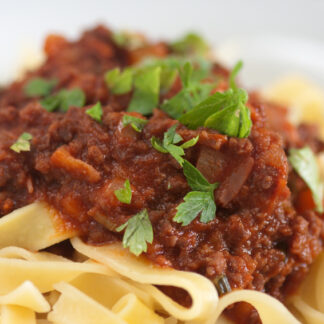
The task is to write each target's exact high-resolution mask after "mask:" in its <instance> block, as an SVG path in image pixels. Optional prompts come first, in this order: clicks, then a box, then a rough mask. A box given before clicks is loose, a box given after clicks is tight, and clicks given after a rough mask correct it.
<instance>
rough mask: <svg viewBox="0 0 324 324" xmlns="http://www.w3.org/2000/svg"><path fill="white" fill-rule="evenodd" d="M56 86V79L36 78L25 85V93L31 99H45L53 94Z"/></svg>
mask: <svg viewBox="0 0 324 324" xmlns="http://www.w3.org/2000/svg"><path fill="white" fill-rule="evenodd" d="M56 84H57V80H55V79H52V80H47V79H44V78H34V79H31V80H29V81H28V83H27V84H26V85H25V87H24V92H25V94H26V95H27V96H29V97H45V96H48V95H49V94H50V93H51V92H52V90H53V89H54V87H55V86H56Z"/></svg>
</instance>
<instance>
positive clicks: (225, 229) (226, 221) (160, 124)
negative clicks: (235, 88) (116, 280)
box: [0, 26, 324, 323]
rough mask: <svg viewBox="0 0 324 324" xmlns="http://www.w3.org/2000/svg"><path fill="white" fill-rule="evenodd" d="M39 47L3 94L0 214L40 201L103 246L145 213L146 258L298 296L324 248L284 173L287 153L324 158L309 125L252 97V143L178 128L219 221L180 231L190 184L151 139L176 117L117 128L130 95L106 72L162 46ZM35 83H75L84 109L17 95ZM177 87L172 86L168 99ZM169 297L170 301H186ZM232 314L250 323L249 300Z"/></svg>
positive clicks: (51, 43) (106, 34) (319, 221)
mask: <svg viewBox="0 0 324 324" xmlns="http://www.w3.org/2000/svg"><path fill="white" fill-rule="evenodd" d="M45 50H46V53H47V60H46V62H45V63H44V64H43V65H42V66H41V67H40V68H39V69H38V70H36V71H34V72H31V73H29V74H28V75H27V76H26V77H25V79H24V80H23V81H20V82H16V83H13V84H11V85H10V86H8V87H7V88H6V89H4V90H2V91H1V94H0V215H6V214H7V213H9V212H10V211H12V210H14V209H16V208H19V207H22V206H24V205H27V204H29V203H31V202H33V201H35V200H45V201H47V202H48V203H50V204H51V205H52V206H54V207H55V208H56V209H57V210H58V211H59V212H60V214H61V215H62V217H63V219H64V221H65V222H67V223H69V224H70V225H71V226H74V228H76V229H77V230H79V233H80V235H81V236H82V237H83V239H84V240H85V241H86V242H88V243H90V244H107V243H109V242H112V241H116V240H121V237H122V236H121V234H120V233H117V232H116V231H115V229H116V227H117V226H120V225H122V224H124V223H125V222H126V221H127V220H128V219H129V218H130V217H131V216H132V215H134V214H135V213H137V212H139V211H140V210H142V209H143V208H146V209H147V210H148V214H149V217H150V220H151V222H152V225H153V229H154V241H153V243H152V244H150V245H149V246H148V251H147V253H146V256H147V258H149V259H150V260H152V261H153V262H155V263H157V264H159V265H161V266H168V267H174V268H176V269H181V270H187V271H194V272H197V273H200V274H202V275H204V276H207V277H208V278H210V279H214V278H216V277H217V276H219V275H224V274H225V275H226V276H227V277H228V279H229V282H230V284H231V286H232V288H233V289H235V288H249V289H257V290H260V291H265V292H267V293H269V294H271V295H273V296H275V297H277V298H279V299H281V300H283V299H284V297H285V296H286V294H287V293H288V292H289V293H290V292H292V291H294V290H295V289H296V287H297V286H298V284H299V282H300V280H301V279H302V278H303V276H304V275H305V273H306V272H307V269H308V267H309V265H310V264H311V263H312V262H313V260H314V259H315V257H316V256H317V255H318V254H319V252H320V251H321V250H322V240H323V238H324V229H323V218H322V216H321V215H319V214H318V213H315V212H314V211H312V208H313V206H308V207H305V205H303V206H299V207H297V200H298V199H297V198H296V197H298V195H300V193H301V192H303V191H305V190H307V187H306V186H305V184H304V183H303V181H302V180H301V179H300V178H299V177H298V176H297V175H296V174H295V173H293V172H292V171H291V168H290V167H289V165H288V162H287V156H286V152H287V150H288V149H289V148H290V147H300V146H302V145H305V144H309V145H311V146H312V147H313V149H314V150H315V151H320V150H322V149H323V144H322V143H321V142H320V141H319V140H317V139H316V133H315V131H314V130H313V129H310V128H307V127H306V126H301V127H300V128H299V129H296V128H295V127H294V126H292V125H291V124H290V123H289V122H288V120H287V118H286V115H285V114H286V110H285V109H284V108H283V107H278V106H274V105H271V104H269V103H265V102H263V101H262V100H261V99H260V98H259V96H258V95H257V94H252V95H251V96H250V100H249V103H248V106H249V108H250V110H251V116H252V120H253V128H252V132H251V135H250V136H249V137H248V138H247V139H237V138H229V137H227V136H224V135H221V134H219V133H218V132H216V131H213V130H210V129H204V128H201V129H198V130H195V131H193V130H189V129H187V128H186V127H184V126H182V125H179V126H178V129H177V132H178V133H179V134H180V135H181V136H182V137H183V138H184V140H189V139H191V138H193V137H195V136H197V135H199V136H200V138H199V142H198V143H197V145H196V146H194V147H193V148H190V149H188V150H186V158H187V159H188V160H189V161H190V162H191V163H193V164H194V165H196V166H197V168H198V169H199V170H200V171H201V172H202V173H203V174H204V176H205V177H206V178H207V179H208V180H209V181H210V182H216V181H217V182H219V183H220V186H219V187H218V188H217V189H216V190H215V201H216V204H217V213H216V218H215V219H214V220H213V221H211V222H209V223H208V224H203V223H201V222H200V221H199V220H198V219H195V220H194V221H193V222H192V223H191V224H189V225H188V226H181V225H180V224H178V223H175V222H174V221H173V220H172V219H173V217H174V215H175V213H176V207H177V206H178V205H179V204H180V203H181V202H182V201H183V197H184V196H185V194H186V193H187V192H188V191H190V188H189V186H188V183H187V181H186V178H185V177H184V175H183V171H182V169H181V167H180V166H179V164H178V163H177V162H176V161H175V160H174V159H173V158H172V156H170V155H169V154H162V153H160V152H158V151H156V150H155V149H154V148H152V145H151V142H150V140H151V137H152V136H156V137H158V138H163V134H164V132H165V131H166V130H167V129H168V128H169V127H171V126H172V125H174V124H175V123H176V121H175V120H173V119H171V118H170V117H169V116H167V115H166V114H165V113H164V112H162V111H160V110H157V109H156V110H155V111H154V113H153V115H152V116H151V117H150V118H149V120H148V124H147V125H146V126H145V128H144V130H143V131H142V132H141V133H139V132H136V131H135V130H133V129H132V128H131V127H130V126H127V127H121V120H122V117H123V115H124V110H125V109H126V108H127V105H128V103H129V100H130V96H129V95H121V96H115V95H112V94H111V93H109V91H108V89H107V87H106V86H105V83H104V78H103V75H104V73H105V72H106V71H107V70H109V69H111V68H114V67H116V66H119V67H124V66H126V65H128V64H130V63H134V62H137V61H139V60H141V59H143V57H144V56H149V55H156V56H159V57H163V56H165V55H167V54H168V53H169V51H170V50H169V48H168V46H167V45H166V44H165V43H158V44H146V45H145V47H144V48H142V49H141V50H136V51H127V50H125V49H122V48H120V47H118V46H117V45H116V44H115V43H114V42H113V40H112V37H111V32H110V31H109V30H107V29H106V28H104V27H102V26H100V27H97V28H95V29H93V30H90V31H87V32H86V33H84V34H83V36H82V37H81V39H80V40H78V41H76V42H68V41H67V40H66V39H64V38H63V37H60V36H55V35H52V36H50V37H49V38H48V39H47V41H46V44H45ZM213 71H214V73H215V75H216V76H219V77H220V78H221V79H222V80H223V81H222V82H221V84H220V85H219V89H221V88H222V89H223V90H224V89H226V84H227V83H226V78H227V77H228V71H227V70H226V69H224V68H222V67H220V66H219V65H217V64H215V66H214V68H213ZM34 76H42V77H45V78H56V79H57V80H58V84H57V85H56V88H55V90H54V91H57V90H59V89H61V88H73V87H80V88H81V89H82V90H83V91H84V92H85V94H86V103H87V105H88V106H87V107H84V108H76V107H71V108H70V109H69V110H68V112H66V113H65V114H62V113H59V112H58V113H50V112H47V111H46V110H44V109H43V108H42V107H41V105H40V104H39V102H38V100H36V99H31V98H28V97H26V95H25V94H24V91H23V87H24V85H25V84H26V82H28V80H30V79H31V78H32V77H34ZM179 86H180V83H179V82H176V83H175V86H174V87H173V88H172V89H171V90H170V93H173V94H174V93H177V91H179V90H180V88H179ZM170 93H169V94H166V95H165V97H168V96H171V94H170ZM97 101H100V102H101V103H102V105H103V112H104V114H103V117H102V123H98V122H96V121H95V120H93V119H91V118H90V117H89V116H88V115H87V114H85V110H86V109H87V108H89V106H91V105H93V104H95V103H96V102H97ZM22 132H29V133H31V134H32V135H33V139H32V142H31V144H32V145H31V151H30V152H22V153H20V154H16V153H15V152H13V151H12V150H10V149H9V147H10V145H12V143H14V142H15V140H16V139H17V137H18V136H19V135H20V134H21V133H22ZM125 179H129V180H130V183H131V187H132V192H133V197H132V202H131V204H130V205H127V204H123V203H121V202H120V201H119V200H118V199H117V198H116V197H115V195H114V190H116V189H118V188H120V187H121V186H122V184H123V183H124V181H125ZM288 183H289V186H288ZM164 290H165V291H166V292H167V293H168V294H169V295H171V296H173V297H174V298H175V299H176V298H177V296H178V298H180V297H179V296H183V292H179V291H178V290H174V293H172V288H164ZM181 298H182V297H181ZM183 298H186V297H183ZM233 310H234V311H233ZM229 311H230V312H231V314H235V313H237V312H239V313H240V314H241V315H242V316H241V317H240V318H241V319H240V320H241V323H243V322H244V321H246V322H249V323H252V318H257V317H256V315H255V313H253V312H252V313H251V307H249V306H246V305H244V304H238V305H235V306H234V307H232V310H229ZM244 314H250V315H246V316H245V315H244ZM251 314H252V315H251ZM249 316H252V317H249ZM255 321H257V319H255Z"/></svg>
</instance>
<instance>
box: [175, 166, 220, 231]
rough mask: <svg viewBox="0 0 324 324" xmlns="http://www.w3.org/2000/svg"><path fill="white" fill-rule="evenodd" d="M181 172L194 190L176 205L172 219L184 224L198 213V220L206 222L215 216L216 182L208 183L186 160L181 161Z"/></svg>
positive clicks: (188, 222)
mask: <svg viewBox="0 0 324 324" xmlns="http://www.w3.org/2000/svg"><path fill="white" fill-rule="evenodd" d="M183 172H184V175H185V176H186V178H187V181H188V184H189V186H190V187H191V189H192V190H194V191H191V192H189V193H187V194H186V195H185V197H184V198H183V200H184V202H183V203H181V204H180V205H178V207H177V213H176V214H175V216H174V217H173V220H174V221H175V222H177V223H182V226H186V225H188V224H190V223H191V222H192V221H193V220H194V219H195V218H196V217H197V216H198V215H199V214H200V221H201V222H202V223H208V222H209V221H211V220H213V219H214V218H215V213H216V204H215V201H214V190H215V189H216V188H217V187H218V183H217V182H216V183H212V184H211V183H209V182H208V181H207V179H206V178H205V177H204V176H203V175H202V173H201V172H200V171H199V170H198V169H197V168H196V167H194V166H193V165H192V164H191V163H190V162H188V161H187V160H184V162H183Z"/></svg>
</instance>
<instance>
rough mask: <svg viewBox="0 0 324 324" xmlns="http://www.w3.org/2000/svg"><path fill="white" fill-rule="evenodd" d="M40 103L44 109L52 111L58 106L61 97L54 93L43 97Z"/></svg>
mask: <svg viewBox="0 0 324 324" xmlns="http://www.w3.org/2000/svg"><path fill="white" fill-rule="evenodd" d="M40 103H41V105H42V107H43V108H44V109H45V110H47V111H49V112H52V111H55V110H56V109H58V108H59V107H60V103H61V98H60V96H58V95H57V94H56V95H53V96H49V97H46V98H44V99H43V100H42V101H41V102H40Z"/></svg>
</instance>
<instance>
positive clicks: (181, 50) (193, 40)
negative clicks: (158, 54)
mask: <svg viewBox="0 0 324 324" xmlns="http://www.w3.org/2000/svg"><path fill="white" fill-rule="evenodd" d="M171 48H172V49H173V51H174V52H175V53H177V54H180V55H201V56H203V55H206V53H207V51H208V49H209V46H208V45H207V43H206V42H205V41H204V40H203V38H202V37H201V36H199V35H197V34H195V33H189V34H187V35H185V36H184V37H182V38H181V39H179V40H177V41H175V42H174V43H172V44H171Z"/></svg>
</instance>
